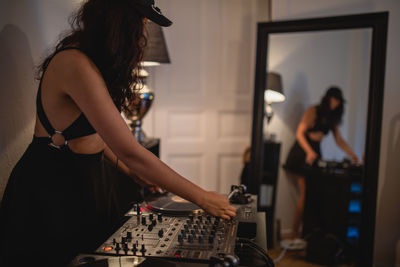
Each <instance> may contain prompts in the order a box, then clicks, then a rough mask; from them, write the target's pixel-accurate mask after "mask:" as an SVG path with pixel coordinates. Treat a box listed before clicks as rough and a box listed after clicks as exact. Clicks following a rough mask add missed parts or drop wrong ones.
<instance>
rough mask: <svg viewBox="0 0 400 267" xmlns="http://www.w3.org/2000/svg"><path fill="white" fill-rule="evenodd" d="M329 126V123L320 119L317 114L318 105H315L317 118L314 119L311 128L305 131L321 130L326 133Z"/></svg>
mask: <svg viewBox="0 0 400 267" xmlns="http://www.w3.org/2000/svg"><path fill="white" fill-rule="evenodd" d="M330 129H331V127H330V126H329V124H327V123H324V122H323V121H322V118H321V116H320V115H319V114H318V107H317V119H316V120H315V124H314V126H313V127H312V128H310V129H308V130H307V132H323V133H324V135H326V134H327V133H328V132H329V130H330Z"/></svg>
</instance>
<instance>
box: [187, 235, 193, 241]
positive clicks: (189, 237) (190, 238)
mask: <svg viewBox="0 0 400 267" xmlns="http://www.w3.org/2000/svg"><path fill="white" fill-rule="evenodd" d="M188 241H189V243H193V236H192V235H189V236H188Z"/></svg>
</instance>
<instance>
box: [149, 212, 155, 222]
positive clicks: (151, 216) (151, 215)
mask: <svg viewBox="0 0 400 267" xmlns="http://www.w3.org/2000/svg"><path fill="white" fill-rule="evenodd" d="M153 218H154V214H153V213H150V215H149V219H150V221H152V220H153Z"/></svg>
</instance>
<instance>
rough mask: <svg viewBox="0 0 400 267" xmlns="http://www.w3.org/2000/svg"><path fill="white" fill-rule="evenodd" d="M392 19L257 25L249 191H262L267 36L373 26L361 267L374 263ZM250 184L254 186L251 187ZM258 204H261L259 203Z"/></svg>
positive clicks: (349, 17) (375, 17)
mask: <svg viewBox="0 0 400 267" xmlns="http://www.w3.org/2000/svg"><path fill="white" fill-rule="evenodd" d="M388 17H389V12H377V13H365V14H356V15H345V16H334V17H324V18H313V19H301V20H286V21H276V22H261V23H258V29H257V54H256V70H255V71H256V73H255V83H254V102H253V126H252V140H251V148H252V149H251V161H250V175H251V176H250V177H253V179H254V181H255V183H254V184H253V185H249V189H250V190H252V191H253V192H258V189H259V186H260V184H261V181H262V162H263V149H262V148H263V142H264V140H263V122H264V88H265V85H266V82H267V81H266V78H267V77H266V70H267V62H268V53H267V52H268V42H269V34H273V33H295V32H313V31H328V30H346V29H371V30H372V40H371V42H372V45H371V58H370V64H371V66H370V74H369V90H368V91H369V96H368V114H367V129H366V131H367V132H366V140H365V175H364V179H363V185H362V186H363V196H362V214H361V220H362V224H361V229H360V251H359V253H360V254H359V259H358V263H359V265H360V266H372V263H373V251H374V233H375V231H374V230H375V216H376V200H377V187H378V174H379V151H380V141H381V126H382V125H381V124H382V110H383V90H384V78H385V63H386V42H387V41H386V39H387V27H388ZM252 186H253V188H251V187H252ZM258 199H260V198H258ZM257 204H259V203H257ZM257 206H258V207H259V205H257ZM259 210H262V209H260V208H259Z"/></svg>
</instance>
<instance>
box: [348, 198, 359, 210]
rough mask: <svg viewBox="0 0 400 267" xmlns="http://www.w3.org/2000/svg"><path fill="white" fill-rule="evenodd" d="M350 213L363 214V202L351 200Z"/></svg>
mask: <svg viewBox="0 0 400 267" xmlns="http://www.w3.org/2000/svg"><path fill="white" fill-rule="evenodd" d="M349 212H351V213H360V212H361V201H360V200H350V202H349Z"/></svg>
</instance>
